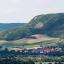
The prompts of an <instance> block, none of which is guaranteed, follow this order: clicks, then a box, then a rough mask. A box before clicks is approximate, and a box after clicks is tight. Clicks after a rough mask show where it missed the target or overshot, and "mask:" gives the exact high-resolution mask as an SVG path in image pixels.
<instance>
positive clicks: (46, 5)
mask: <svg viewBox="0 0 64 64" xmlns="http://www.w3.org/2000/svg"><path fill="white" fill-rule="evenodd" d="M48 13H64V0H0V23H25V22H29V21H30V20H31V19H32V18H33V17H34V16H37V15H40V14H48Z"/></svg>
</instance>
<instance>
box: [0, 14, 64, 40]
mask: <svg viewBox="0 0 64 64" xmlns="http://www.w3.org/2000/svg"><path fill="white" fill-rule="evenodd" d="M34 34H43V35H46V36H50V37H57V38H64V13H55V14H45V15H38V16H35V17H34V18H33V19H32V20H31V21H30V22H29V23H27V24H25V25H24V26H23V27H18V28H16V29H11V30H6V31H2V32H0V39H3V40H17V39H21V38H30V37H31V36H32V35H34Z"/></svg>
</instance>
